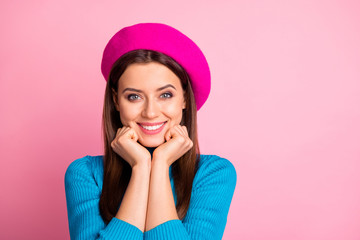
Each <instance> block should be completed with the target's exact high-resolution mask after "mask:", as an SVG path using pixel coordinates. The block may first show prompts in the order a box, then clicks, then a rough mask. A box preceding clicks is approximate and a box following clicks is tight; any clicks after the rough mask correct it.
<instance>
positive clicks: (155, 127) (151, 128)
mask: <svg viewBox="0 0 360 240" xmlns="http://www.w3.org/2000/svg"><path fill="white" fill-rule="evenodd" d="M164 124H165V123H162V124H160V125H155V126H144V125H141V127H143V128H145V129H146V130H156V129H159V128H161V126H162V125H164Z"/></svg>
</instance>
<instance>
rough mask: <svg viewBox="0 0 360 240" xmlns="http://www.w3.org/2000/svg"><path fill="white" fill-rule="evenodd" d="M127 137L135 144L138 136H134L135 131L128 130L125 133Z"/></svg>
mask: <svg viewBox="0 0 360 240" xmlns="http://www.w3.org/2000/svg"><path fill="white" fill-rule="evenodd" d="M127 134H128V136H129V137H130V138H131V139H132V140H134V141H135V142H136V141H137V140H138V135H137V134H136V131H135V130H134V129H132V128H130V129H129V130H128V132H127Z"/></svg>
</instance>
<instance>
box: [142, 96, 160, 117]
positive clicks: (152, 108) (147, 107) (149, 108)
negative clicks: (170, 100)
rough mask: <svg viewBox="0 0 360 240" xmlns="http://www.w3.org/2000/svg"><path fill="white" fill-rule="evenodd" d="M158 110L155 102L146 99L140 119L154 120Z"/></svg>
mask: <svg viewBox="0 0 360 240" xmlns="http://www.w3.org/2000/svg"><path fill="white" fill-rule="evenodd" d="M159 109H160V108H159V106H158V104H157V103H156V102H155V101H153V100H150V99H148V100H147V101H146V102H145V104H144V107H143V111H142V117H144V118H149V119H151V118H156V117H157V116H158V115H159Z"/></svg>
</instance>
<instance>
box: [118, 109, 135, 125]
mask: <svg viewBox="0 0 360 240" xmlns="http://www.w3.org/2000/svg"><path fill="white" fill-rule="evenodd" d="M119 110H120V111H119V112H120V121H121V123H122V124H123V125H126V126H128V123H129V122H130V121H132V120H133V119H135V117H136V116H137V110H136V108H134V107H129V106H127V105H124V104H120V105H119Z"/></svg>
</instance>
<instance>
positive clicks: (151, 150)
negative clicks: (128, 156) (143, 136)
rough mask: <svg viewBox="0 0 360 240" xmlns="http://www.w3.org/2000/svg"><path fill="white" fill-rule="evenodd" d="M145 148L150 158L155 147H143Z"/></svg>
mask: <svg viewBox="0 0 360 240" xmlns="http://www.w3.org/2000/svg"><path fill="white" fill-rule="evenodd" d="M145 148H146V149H147V150H148V151H149V152H150V154H151V158H152V155H153V152H154V150H155V149H156V147H145Z"/></svg>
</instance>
